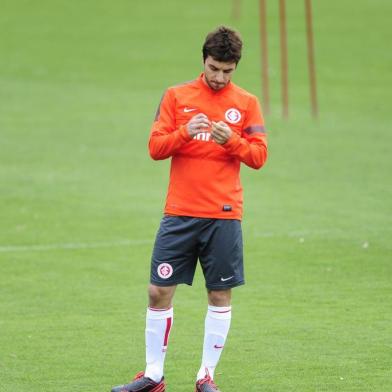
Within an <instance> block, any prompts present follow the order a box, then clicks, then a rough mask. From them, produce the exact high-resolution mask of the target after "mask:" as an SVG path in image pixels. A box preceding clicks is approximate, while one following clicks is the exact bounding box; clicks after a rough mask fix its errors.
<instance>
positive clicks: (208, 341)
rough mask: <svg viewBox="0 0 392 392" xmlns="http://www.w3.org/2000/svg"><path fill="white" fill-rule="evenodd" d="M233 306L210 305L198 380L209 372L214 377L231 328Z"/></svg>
mask: <svg viewBox="0 0 392 392" xmlns="http://www.w3.org/2000/svg"><path fill="white" fill-rule="evenodd" d="M230 321H231V306H211V305H209V306H208V311H207V316H206V320H205V330H204V345H203V359H202V361H201V367H200V370H199V372H198V373H197V378H196V379H197V380H200V379H202V378H204V377H205V376H206V375H207V374H208V375H209V376H210V377H211V378H212V379H213V378H214V372H215V368H216V366H217V364H218V361H219V357H220V355H221V353H222V350H223V346H224V345H225V342H226V338H227V334H228V332H229V329H230Z"/></svg>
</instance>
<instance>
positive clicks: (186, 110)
mask: <svg viewBox="0 0 392 392" xmlns="http://www.w3.org/2000/svg"><path fill="white" fill-rule="evenodd" d="M195 110H197V109H193V108H184V112H185V113H189V112H194V111H195Z"/></svg>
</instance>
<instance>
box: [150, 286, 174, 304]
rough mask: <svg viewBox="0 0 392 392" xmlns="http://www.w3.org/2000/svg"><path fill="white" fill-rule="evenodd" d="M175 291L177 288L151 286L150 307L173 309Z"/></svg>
mask: <svg viewBox="0 0 392 392" xmlns="http://www.w3.org/2000/svg"><path fill="white" fill-rule="evenodd" d="M175 290H176V286H170V287H161V286H155V285H153V284H150V286H149V288H148V297H149V306H151V307H153V308H160V309H163V308H169V307H171V306H172V300H173V296H174V292H175Z"/></svg>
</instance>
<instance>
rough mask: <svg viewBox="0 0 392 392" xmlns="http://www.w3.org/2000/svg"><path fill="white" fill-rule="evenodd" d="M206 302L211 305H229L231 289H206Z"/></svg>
mask: <svg viewBox="0 0 392 392" xmlns="http://www.w3.org/2000/svg"><path fill="white" fill-rule="evenodd" d="M208 302H209V304H210V305H212V306H230V304H231V289H227V290H208Z"/></svg>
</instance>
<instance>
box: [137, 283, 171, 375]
mask: <svg viewBox="0 0 392 392" xmlns="http://www.w3.org/2000/svg"><path fill="white" fill-rule="evenodd" d="M175 290H176V286H169V287H160V286H156V285H153V284H150V286H149V288H148V296H149V306H148V308H147V314H146V331H145V332H146V370H145V372H144V376H145V377H148V378H151V379H152V380H154V381H155V382H159V381H160V380H161V379H162V377H163V365H164V361H165V356H166V350H167V345H168V340H169V335H170V330H171V327H172V325H173V302H172V301H173V296H174V292H175Z"/></svg>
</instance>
